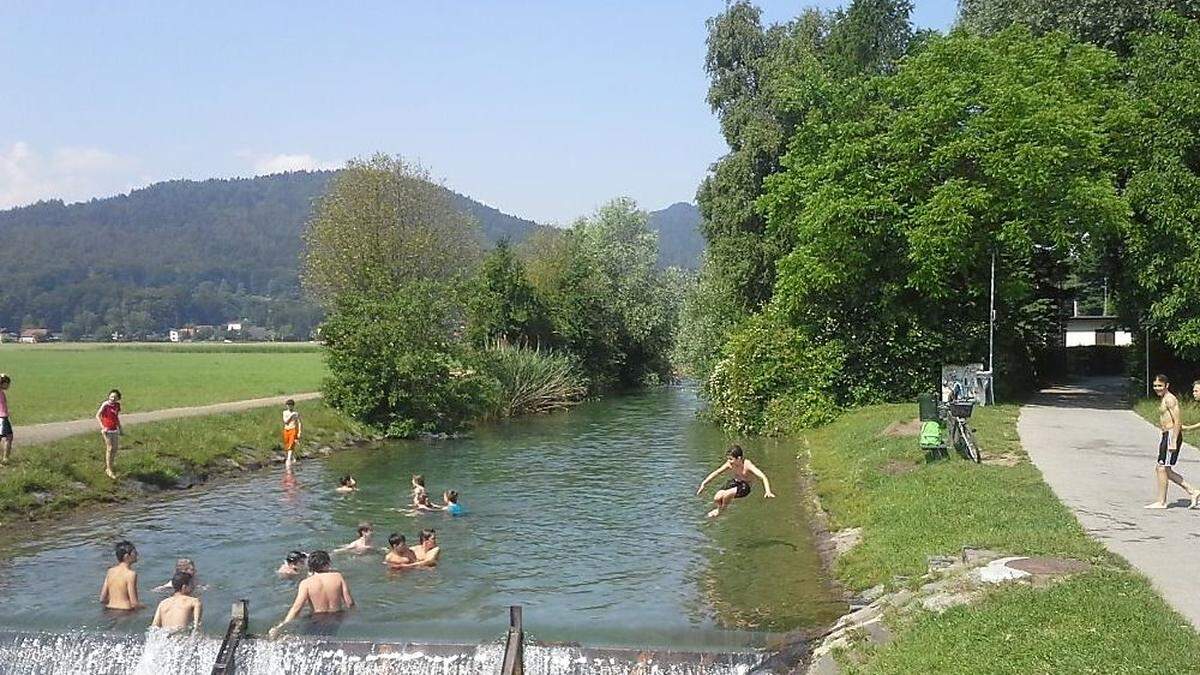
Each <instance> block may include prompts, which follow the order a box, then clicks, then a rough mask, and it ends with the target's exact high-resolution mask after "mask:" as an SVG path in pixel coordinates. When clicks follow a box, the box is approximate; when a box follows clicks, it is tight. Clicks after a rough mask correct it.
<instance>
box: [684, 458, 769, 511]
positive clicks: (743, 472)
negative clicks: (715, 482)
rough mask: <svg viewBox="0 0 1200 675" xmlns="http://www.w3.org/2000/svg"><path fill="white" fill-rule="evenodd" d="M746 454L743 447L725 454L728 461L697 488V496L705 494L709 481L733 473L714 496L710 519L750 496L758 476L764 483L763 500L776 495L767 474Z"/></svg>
mask: <svg viewBox="0 0 1200 675" xmlns="http://www.w3.org/2000/svg"><path fill="white" fill-rule="evenodd" d="M744 455H745V453H744V452H743V451H742V446H740V445H734V446H732V447H731V448H729V451H728V452H726V453H725V456H726V458H727V459H726V460H725V463H724V464H722V465H721V466H720V467H718V468H717V470H715V471H713V472H712V473H710V474H708V476H707V477H706V478H705V479H704V480H703V481H701V483H700V487H698V488H696V494H700V493H701V492H704V486H705V485H708V483H709V481H711V480H712V479H714V478H716V477H717V476H719V475H721V473H723V472H724V471H726V470H728V471H731V472H732V473H733V478H731V479H730V480H729V482H728V483H726V484H725V487H723V488H721V489H720V490H717V494H715V495H713V504H714V506H713V510H711V511H709V512H708V517H709V518H716V517H717V516H719V515H721V511H722V510H724V509H725V507H726V506H729V504H730V502H732V501H733V500H735V499H741V498H742V497H745V496H746V495H748V494H750V481H751V479H752V478H753V477H755V476H757V477H758V479H759V480H761V481H762V482H763V499H772V498H774V497H775V493H774V492H771V481H769V480H767V476H766V474H764V473H763V472H762V471H759V469H758V467H757V466H754V462H751V461H750V460H748V459H746V458H745V456H744Z"/></svg>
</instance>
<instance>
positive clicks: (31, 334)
mask: <svg viewBox="0 0 1200 675" xmlns="http://www.w3.org/2000/svg"><path fill="white" fill-rule="evenodd" d="M49 340H50V331H49V330H48V329H45V328H23V329H21V343H22V344H27V345H31V344H35V343H38V342H47V341H49Z"/></svg>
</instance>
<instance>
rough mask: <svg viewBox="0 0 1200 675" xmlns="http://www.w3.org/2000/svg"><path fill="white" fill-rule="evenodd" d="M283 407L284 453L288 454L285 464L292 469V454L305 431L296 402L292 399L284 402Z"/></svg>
mask: <svg viewBox="0 0 1200 675" xmlns="http://www.w3.org/2000/svg"><path fill="white" fill-rule="evenodd" d="M283 405H284V406H285V407H284V409H283V451H284V452H286V453H287V459H285V460H284V462H283V467H284V468H285V469H290V468H292V453H293V452H295V450H296V443H298V442H299V441H300V433H301V432H302V431H303V430H304V425H303V424H302V423H301V422H300V413H299V411H297V410H296V402H295V401H293V400H292V399H290V398H289V399H288V400H286V401H284V403H283Z"/></svg>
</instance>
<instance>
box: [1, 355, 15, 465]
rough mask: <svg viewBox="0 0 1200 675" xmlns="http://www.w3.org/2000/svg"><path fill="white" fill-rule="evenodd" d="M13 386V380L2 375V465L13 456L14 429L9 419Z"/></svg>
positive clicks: (4, 374)
mask: <svg viewBox="0 0 1200 675" xmlns="http://www.w3.org/2000/svg"><path fill="white" fill-rule="evenodd" d="M11 384H12V378H11V377H9V376H8V375H7V374H6V373H0V464H8V458H9V457H10V456H12V442H13V428H12V420H11V419H9V417H8V387H9V385H11Z"/></svg>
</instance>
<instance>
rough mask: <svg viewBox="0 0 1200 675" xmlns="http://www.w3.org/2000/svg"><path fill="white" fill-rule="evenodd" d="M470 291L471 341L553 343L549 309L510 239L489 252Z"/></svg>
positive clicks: (531, 344)
mask: <svg viewBox="0 0 1200 675" xmlns="http://www.w3.org/2000/svg"><path fill="white" fill-rule="evenodd" d="M469 290H470V294H469V296H468V299H467V337H468V338H469V339H470V341H471V343H472V344H474V345H476V346H477V347H486V346H488V345H489V344H492V343H494V342H496V341H503V342H507V343H509V344H513V345H523V346H530V347H537V346H540V345H544V346H547V347H549V346H552V335H551V325H550V315H549V314H550V313H549V310H548V309H547V307H546V304H545V302H543V301H542V299H541V297H540V296H539V295H538V292H537V290H536V289H534V287H533V285H532V284H530V283H529V281H528V280H527V279H526V278H525V268H524V266H523V265H522V264H521V261H520V260H519V259H518V258H517V256H516V254H515V253H514V252H513V250H512V248H511V247H510V246H509V245H508V242H506V241H501V242H500V243H499V244H497V246H496V248H495V249H493V250H492V251H491V252H489V253H488V254H487V256H486V257H485V258H484V259H483V264H482V265H480V267H479V271H478V272H477V274H476V275H475V277H474V279H472V282H471V284H470V288H469Z"/></svg>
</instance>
